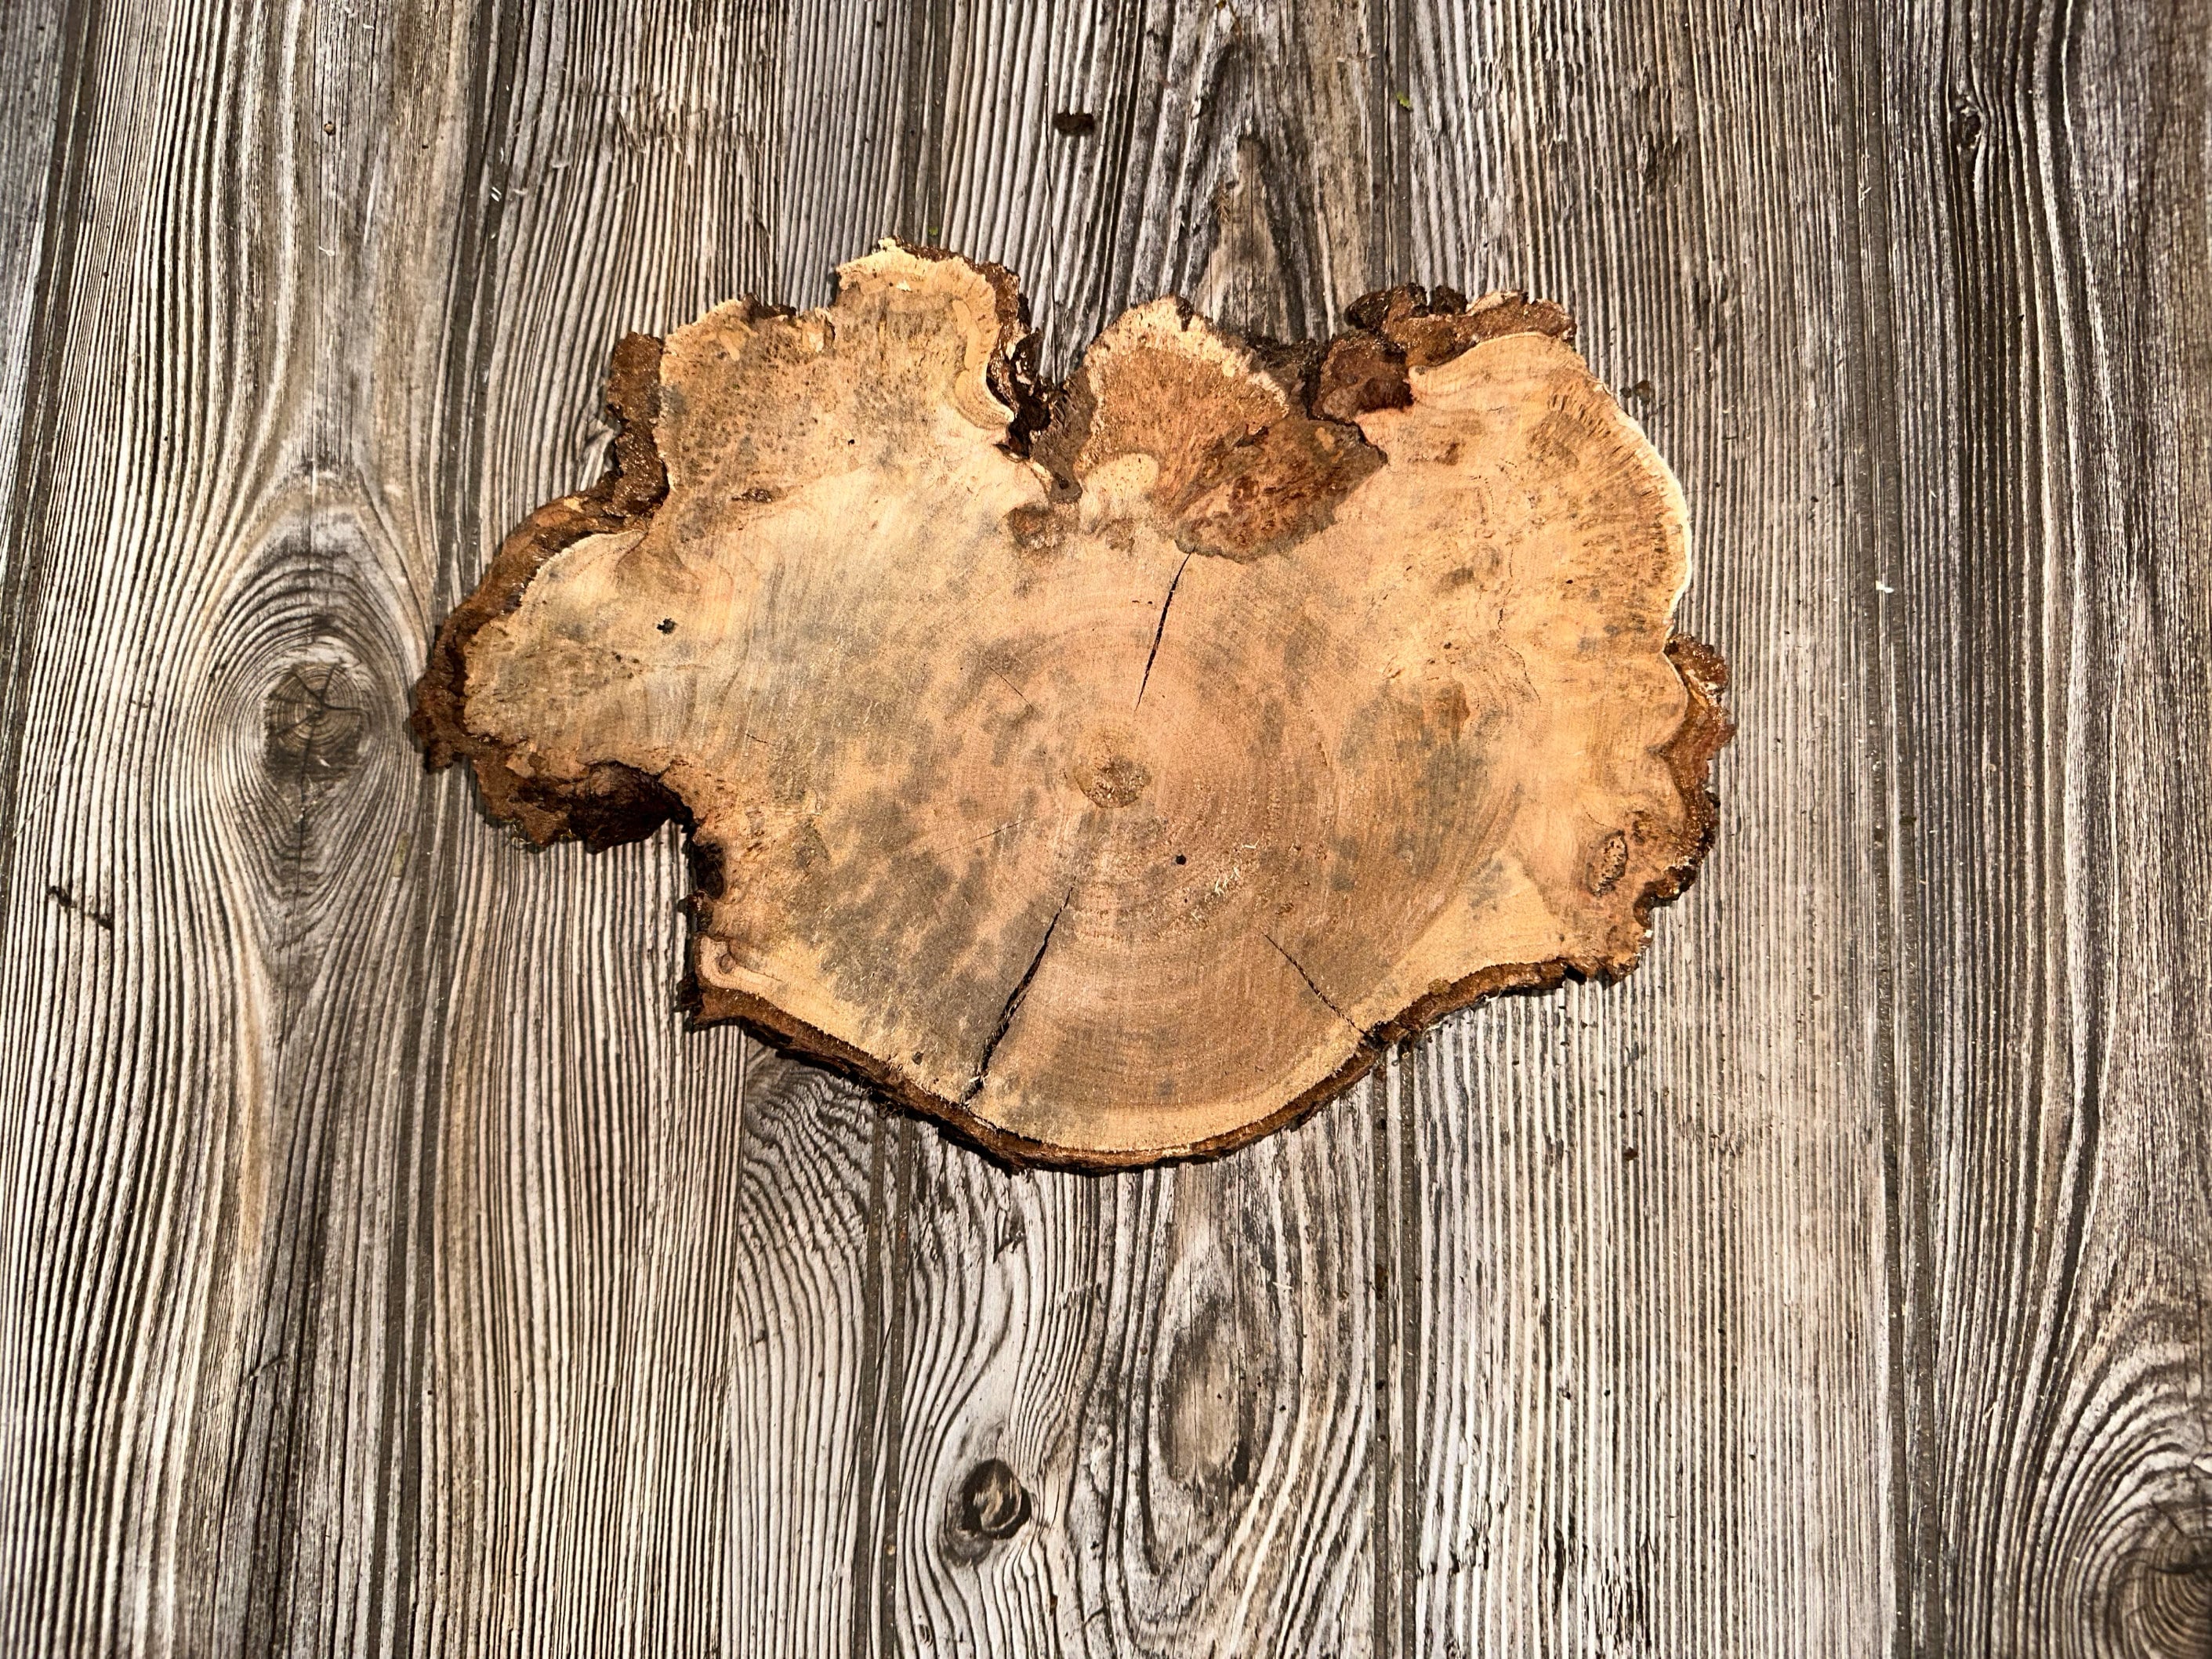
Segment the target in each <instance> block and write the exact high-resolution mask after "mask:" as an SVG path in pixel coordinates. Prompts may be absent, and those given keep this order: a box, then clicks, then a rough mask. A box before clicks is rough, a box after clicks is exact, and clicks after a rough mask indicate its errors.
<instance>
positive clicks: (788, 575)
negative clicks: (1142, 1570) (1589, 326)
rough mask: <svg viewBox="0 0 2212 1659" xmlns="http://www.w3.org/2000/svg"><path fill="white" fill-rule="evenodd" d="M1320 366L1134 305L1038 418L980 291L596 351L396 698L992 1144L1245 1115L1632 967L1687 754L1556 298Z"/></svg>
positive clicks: (1362, 309) (917, 296)
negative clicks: (489, 559) (609, 416)
mask: <svg viewBox="0 0 2212 1659" xmlns="http://www.w3.org/2000/svg"><path fill="white" fill-rule="evenodd" d="M1350 320H1351V323H1352V326H1351V328H1350V329H1349V331H1347V332H1346V333H1344V334H1341V335H1340V336H1338V337H1336V338H1335V339H1334V340H1332V341H1330V342H1328V343H1327V344H1326V345H1325V346H1324V345H1297V346H1282V345H1278V344H1275V343H1267V342H1258V341H1247V340H1242V339H1239V338H1237V337H1234V336H1231V335H1229V334H1226V333H1224V332H1223V331H1220V330H1218V329H1216V328H1214V327H1213V326H1212V325H1209V324H1208V323H1206V321H1205V320H1203V319H1200V318H1197V317H1194V316H1192V315H1191V314H1190V313H1188V310H1187V309H1186V308H1185V307H1183V306H1182V304H1181V303H1180V302H1178V301H1174V300H1160V301H1154V302H1153V303H1152V304H1150V305H1146V306H1142V307H1139V308H1137V309H1136V310H1133V311H1132V312H1130V313H1127V315H1125V316H1123V317H1122V318H1121V319H1120V320H1119V321H1118V322H1116V323H1115V324H1114V325H1112V326H1111V327H1110V328H1109V329H1108V330H1107V331H1105V332H1104V333H1103V334H1102V335H1101V336H1100V337H1098V338H1097V341H1096V342H1094V343H1092V345H1091V349H1090V350H1089V352H1088V353H1087V354H1086V356H1085V359H1084V361H1083V364H1082V367H1081V368H1080V369H1079V371H1078V372H1077V373H1076V374H1075V376H1074V377H1073V380H1072V381H1071V382H1070V383H1069V384H1068V385H1067V386H1066V387H1065V388H1064V389H1060V390H1054V389H1051V388H1046V387H1041V386H1038V385H1037V384H1036V382H1035V380H1034V378H1033V376H1032V374H1031V373H1030V362H1031V360H1032V356H1031V354H1032V344H1031V342H1030V337H1029V334H1028V331H1027V329H1026V327H1025V325H1024V313H1023V307H1022V306H1021V303H1020V301H1019V298H1018V295H1017V293H1016V291H1015V287H1014V283H1013V279H1012V276H1010V275H1009V274H1008V273H1006V271H1004V270H1000V269H999V268H997V267H995V266H988V265H977V264H970V263H969V262H968V261H966V260H963V259H960V258H953V257H950V256H945V255H942V254H937V253H933V252H923V251H921V250H916V249H912V248H907V247H902V246H894V245H891V244H886V245H885V246H884V248H883V250H882V251H880V252H877V253H874V254H872V255H870V256H868V257H867V258H863V259H860V260H858V261H856V262H854V264H848V265H847V266H845V267H844V269H843V270H842V272H841V273H840V282H839V287H838V292H837V298H836V302H835V303H834V304H832V305H831V306H830V307H828V308H827V309H826V310H823V311H814V312H808V313H804V314H802V315H795V314H793V313H789V312H787V311H781V310H776V309H772V308H769V307H763V306H760V305H757V304H754V303H751V302H749V301H739V302H737V303H735V304H731V305H726V306H722V307H718V308H716V309H715V310H714V311H713V312H710V313H708V315H707V316H705V317H704V318H702V319H700V320H699V321H698V322H696V323H695V324H693V325H690V327H688V328H684V329H679V330H678V331H676V332H675V333H673V334H672V335H671V336H670V337H669V338H668V340H667V341H666V343H665V344H662V343H659V342H655V341H653V340H651V339H648V338H646V337H641V336H632V337H629V339H626V340H624V341H623V343H622V344H621V346H620V347H619V348H618V349H617V352H616V354H615V360H614V366H613V370H612V373H611V377H610V386H609V401H610V404H611V409H612V411H613V413H614V416H615V417H616V419H617V423H618V430H619V436H618V438H617V442H616V446H615V463H614V466H613V468H612V470H611V471H610V472H609V474H608V475H607V477H605V478H604V479H602V480H601V482H600V483H599V484H598V485H596V486H595V487H594V488H592V489H589V490H587V491H585V492H584V493H582V494H580V495H573V496H568V497H565V498H563V499H562V500H560V501H555V502H552V503H550V505H548V506H546V507H541V508H539V509H538V511H537V512H536V513H532V515H531V516H530V518H529V519H527V520H525V521H524V523H523V524H522V525H521V526H520V527H519V528H518V529H516V530H515V532H513V534H512V535H511V536H510V537H508V538H507V542H506V544H504V545H503V546H502V547H501V550H500V552H499V554H498V556H497V557H496V558H495V561H494V562H493V564H492V567H491V568H490V570H489V573H488V574H486V576H485V577H484V580H483V584H482V586H480V587H479V588H478V589H477V592H476V593H474V594H473V595H472V596H471V598H470V599H468V600H467V601H466V602H465V603H464V604H463V605H461V606H460V607H459V609H458V610H456V611H454V612H453V616H452V617H449V618H448V619H447V623H446V624H445V626H444V628H443V629H442V630H441V633H440V635H439V637H438V641H437V643H436V646H435V649H434V651H433V653H432V657H431V660H430V665H429V667H428V671H427V672H426V674H425V675H424V677H423V679H422V684H421V685H420V686H419V687H418V688H417V691H416V716H415V719H416V731H417V732H418V733H419V734H420V736H421V737H422V739H423V741H424V743H425V745H426V748H427V749H428V753H429V756H430V758H431V760H432V762H433V763H434V764H445V763H448V762H451V761H453V760H455V759H466V760H467V761H468V762H470V763H471V765H472V767H473V768H474V770H475V773H476V776H477V781H478V783H479V785H480V786H481V788H482V792H483V799H484V801H485V804H486V805H487V806H488V807H489V809H490V811H493V812H494V813H495V814H497V815H498V816H500V817H503V818H506V819H507V820H509V821H511V822H512V823H514V824H515V825H516V826H517V827H519V828H520V829H521V831H522V832H523V833H524V834H525V835H526V836H530V837H531V838H532V839H533V840H536V841H539V842H548V841H552V840H555V839H557V838H562V837H569V836H574V837H580V838H582V839H583V840H585V841H586V842H591V843H592V844H593V845H595V846H602V845H607V844H610V843H612V842H617V841H622V840H626V839H631V838H635V837H636V836H641V835H644V834H647V833H648V832H649V831H650V830H652V829H653V828H654V827H655V826H657V825H658V824H659V823H660V822H662V821H663V820H664V819H665V818H667V817H676V818H678V820H679V821H681V822H682V823H684V824H686V825H687V826H688V827H689V829H690V833H691V836H692V842H693V848H694V860H693V866H694V871H695V875H696V883H697V891H696V895H695V897H694V899H693V903H694V906H695V912H696V913H695V918H694V924H695V925H694V929H693V935H692V942H691V985H692V994H693V997H694V1003H695V1010H696V1016H697V1017H698V1018H701V1019H707V1020H713V1019H725V1018H738V1019H743V1020H745V1021H747V1022H749V1023H750V1024H752V1025H754V1026H755V1027H757V1028H758V1029H760V1030H763V1031H764V1032H766V1033H768V1034H770V1035H771V1036H774V1037H775V1038H776V1039H778V1040H780V1041H781V1042H785V1043H787V1045H789V1046H791V1047H793V1048H797V1049H799V1050H802V1051H804V1052H805V1053H807V1054H811V1055H814V1056H817V1057H818V1058H821V1059H823V1060H829V1061H830V1062H832V1063H835V1064H837V1065H840V1066H843V1067H846V1068H848V1069H849V1070H851V1071H853V1072H855V1073H859V1074H860V1075H862V1076H864V1077H866V1078H867V1079H870V1080H871V1081H872V1082H873V1083H874V1084H876V1085H878V1086H879V1087H880V1088H881V1089H882V1090H884V1091H885V1092H886V1093H887V1094H889V1095H890V1097H892V1098H894V1099H895V1100H896V1101H898V1102H900V1103H903V1104H905V1105H908V1106H909V1107H913V1108H916V1109H920V1110H922V1111H925V1112H928V1113H931V1114H933V1115H936V1116H937V1117H939V1118H940V1119H942V1120H944V1121H946V1122H948V1123H950V1124H951V1125H954V1126H956V1127H957V1128H959V1129H960V1130H962V1131H963V1132H964V1133H968V1134H969V1135H971V1136H972V1137H974V1138H975V1139H978V1140H981V1142H983V1143H984V1144H986V1145H987V1146H990V1147H991V1148H993V1149H994V1150H995V1151H997V1152H1000V1153H1001V1154H1004V1155H1006V1156H1009V1157H1012V1158H1024V1159H1032V1160H1042V1161H1048V1162H1054V1163H1065V1164H1075V1165H1079V1166H1085V1167H1094V1168H1096V1167H1106V1166H1112V1165H1118V1164H1137V1163H1143V1162H1147V1161H1150V1160H1152V1159H1156V1158H1166V1157H1174V1156H1178V1155H1183V1154H1188V1153H1192V1152H1209V1151H1218V1150H1220V1149H1223V1148H1225V1147H1228V1146H1233V1145H1236V1144H1237V1143H1239V1142H1241V1141H1243V1140H1246V1139H1249V1138H1251V1137H1252V1136H1254V1135H1255V1134H1258V1133H1262V1132H1264V1131H1265V1130H1267V1129H1268V1128H1270V1127H1274V1126H1276V1125H1279V1124H1281V1123H1283V1122H1285V1121H1288V1120H1289V1119H1290V1118H1291V1117H1293V1116H1294V1115H1297V1113H1299V1112H1300V1111H1301V1110H1302V1109H1304V1108H1306V1107H1308V1106H1310V1105H1311V1104H1312V1103H1316V1102H1317V1101H1319V1100H1321V1099H1322V1098H1324V1097H1327V1096H1328V1094H1330V1093H1331V1092H1333V1091H1335V1090H1337V1089H1339V1088H1340V1087H1341V1086H1342V1085H1344V1084H1346V1082H1348V1081H1350V1080H1351V1079H1353V1078H1354V1077H1356V1076H1358V1074H1359V1073H1361V1072H1362V1071H1364V1069H1365V1068H1366V1067H1367V1066H1370V1064H1372V1063H1373V1061H1374V1060H1375V1059H1376V1055H1377V1054H1378V1053H1379V1052H1380V1050H1381V1048H1382V1047H1383V1045H1385V1044H1387V1043H1388V1042H1391V1041H1392V1040H1393V1039H1395V1037H1397V1036H1401V1035H1403V1034H1405V1033H1407V1032H1408V1031H1411V1030H1413V1029H1415V1028H1417V1027H1418V1026H1419V1025H1421V1024H1424V1023H1425V1022H1426V1021H1429V1020H1431V1019H1433V1018H1436V1017H1437V1015H1439V1014H1441V1013H1443V1012H1445V1011H1447V1010H1449V1009H1452V1008H1456V1007H1460V1006H1464V1005H1465V1004H1467V1003H1469V1002H1472V1001H1474V1000H1475V999H1477V998H1479V997H1481V996H1483V995H1486V994H1490V993H1492V992H1495V991H1499V990H1504V989H1507V988H1510V987H1532V986H1541V985H1547V984H1552V983H1556V982H1557V981H1559V980H1560V979H1562V978H1564V977H1565V976H1567V975H1599V976H1607V977H1609V976H1612V975H1618V974H1620V973H1622V972H1625V971H1626V969H1628V968H1629V967H1631V966H1632V964H1633V963H1634V962H1635V960H1636V957H1637V956H1638V952H1639V951H1641V950H1642V948H1643V945H1644V941H1645V939H1646V938H1647V936H1648V934H1649V931H1650V929H1649V921H1650V911H1651V908H1652V905H1653V904H1654V903H1655V902H1656V901H1658V900H1661V899H1664V898H1668V897H1671V896H1674V894H1675V893H1677V892H1679V891H1680V890H1681V888H1682V886H1683V885H1684V884H1685V883H1686V880H1687V879H1688V877H1689V874H1690V872H1691V871H1692V868H1693V866H1695V864H1696V862H1697V860H1699V857H1700V856H1701V855H1702V854H1703V853H1704V851H1705V847H1706V845H1707V844H1708V842H1709V841H1710V840H1711V834H1712V829H1713V823H1714V809H1713V805H1712V801H1711V796H1710V795H1709V793H1707V788H1706V781H1705V780H1706V773H1707V770H1708V768H1709V765H1710V763H1711V757H1712V756H1713V754H1714V752H1715V750H1717V748H1718V747H1719V746H1720V744H1723V742H1725V741H1726V739H1727V737H1728V733H1729V726H1728V722H1727V720H1726V717H1725V716H1724V715H1723V713H1722V712H1721V710H1720V708H1719V706H1718V702H1717V696H1718V692H1719V690H1720V688H1721V685H1722V684H1723V678H1724V671H1723V668H1722V665H1721V664H1720V661H1719V659H1717V657H1716V656H1714V655H1713V653H1711V652H1710V651H1708V650H1706V649H1705V648H1704V647H1700V646H1698V645H1696V644H1694V643H1693V642H1692V641H1688V640H1687V639H1686V638H1684V637H1682V636H1680V635H1675V634H1674V632H1673V629H1672V623H1671V617H1672V614H1673V611H1674V605H1675V601H1676V599H1677V598H1678V597H1679V595H1680V592H1681V591H1682V587H1683V585H1684V583H1685V581H1686V580H1687V577H1688V573H1689V537H1688V527H1687V523H1686V514H1685V511H1684V507H1683V502H1682V496H1681V492H1680V488H1679V487H1678V486H1677V485H1676V483H1675V482H1674V478H1673V477H1672V475H1671V474H1670V473H1669V472H1668V470H1667V467H1666V465H1665V464H1664V463H1663V462H1662V461H1661V460H1660V459H1659V457H1658V456H1657V455H1656V453H1654V452H1653V450H1652V448H1651V447H1650V443H1649V442H1648V441H1646V440H1645V439H1644V435H1643V434H1642V432H1641V431H1640V430H1639V429H1638V427H1637V426H1636V423H1635V422H1633V421H1632V420H1631V419H1629V418H1628V416H1626V415H1625V414H1624V413H1623V412H1622V411H1621V410H1620V407H1619V406H1618V405H1617V404H1616V403H1615V402H1614V400H1613V398H1612V396H1611V395H1610V394H1609V393H1608V392H1607V391H1606V389H1605V388H1604V387H1603V386H1601V385H1600V384H1599V383H1598V382H1597V381H1596V380H1595V379H1593V378H1592V376H1591V375H1590V374H1589V371H1588V369H1586V368H1584V367H1583V362H1582V360H1581V359H1580V358H1579V357H1578V356H1577V355H1576V354H1575V352H1574V350H1573V349H1572V348H1571V346H1570V344H1569V343H1568V336H1569V334H1570V332H1571V325H1570V323H1569V320H1568V319H1567V317H1566V315H1565V313H1563V312H1561V311H1560V310H1559V308H1557V307H1553V306H1549V305H1545V304H1541V303H1531V302H1529V301H1525V300H1523V299H1522V298H1521V297H1520V296H1519V295H1494V296H1492V297H1491V298H1490V299H1487V300H1484V301H1478V302H1476V303H1475V304H1474V305H1473V306H1468V305H1467V304H1465V303H1464V302H1462V301H1460V300H1459V299H1458V297H1457V296H1455V295H1449V294H1448V293H1443V292H1439V293H1438V294H1437V295H1435V296H1433V297H1430V296H1425V295H1422V294H1421V293H1420V291H1419V290H1418V289H1393V290H1390V291H1389V292H1387V293H1383V294H1378V295H1370V297H1369V298H1368V299H1366V300H1364V301H1361V302H1360V303H1359V304H1358V306H1355V307H1353V308H1352V313H1351V319H1350Z"/></svg>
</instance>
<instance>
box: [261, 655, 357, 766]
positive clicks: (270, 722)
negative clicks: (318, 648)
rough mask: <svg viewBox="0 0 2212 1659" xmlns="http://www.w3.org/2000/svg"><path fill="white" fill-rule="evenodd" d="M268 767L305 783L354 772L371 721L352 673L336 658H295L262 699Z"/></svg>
mask: <svg viewBox="0 0 2212 1659" xmlns="http://www.w3.org/2000/svg"><path fill="white" fill-rule="evenodd" d="M261 717H262V731H263V733H264V736H265V738H266V740H267V755H268V761H269V768H270V770H271V771H273V772H276V773H278V774H280V775H285V776H297V777H298V778H299V779H300V780H301V781H302V782H307V783H321V782H328V781H332V780H335V779H337V778H340V777H343V775H345V774H346V773H348V772H349V771H351V770H352V769H353V768H354V765H355V763H356V761H357V760H358V759H359V758H360V755H361V738H362V730H363V728H364V727H365V726H366V725H367V723H368V721H367V716H366V715H365V714H363V712H362V704H361V700H360V698H359V696H357V694H356V689H355V686H354V682H353V677H352V676H351V675H350V674H349V673H347V672H346V671H345V669H344V667H343V665H340V664H337V663H334V662H313V661H308V662H295V663H292V664H290V665H288V666H287V667H286V668H285V670H284V671H283V673H282V674H280V675H279V676H277V678H276V685H275V686H274V687H272V688H271V689H270V693H269V696H268V698H267V700H266V701H265V702H264V703H263V704H262V709H261Z"/></svg>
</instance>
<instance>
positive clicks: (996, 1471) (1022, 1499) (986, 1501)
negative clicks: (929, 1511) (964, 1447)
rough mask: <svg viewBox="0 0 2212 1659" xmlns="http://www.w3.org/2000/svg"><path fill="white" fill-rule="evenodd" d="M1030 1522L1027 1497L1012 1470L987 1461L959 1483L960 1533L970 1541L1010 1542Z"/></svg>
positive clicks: (1027, 1494)
mask: <svg viewBox="0 0 2212 1659" xmlns="http://www.w3.org/2000/svg"><path fill="white" fill-rule="evenodd" d="M1029 1518H1030V1495H1029V1493H1027V1492H1024V1491H1023V1490H1022V1483H1021V1482H1020V1481H1019V1480H1016V1479H1015V1478H1014V1472H1013V1470H1012V1469H1011V1468H1007V1466H1006V1463H1005V1462H1002V1461H1000V1459H998V1458H995V1457H991V1458H986V1459H985V1460H984V1461H983V1462H981V1463H978V1464H977V1465H976V1466H975V1468H972V1469H970V1470H969V1471H968V1478H967V1479H966V1480H963V1481H962V1482H961V1483H960V1510H959V1522H958V1524H959V1527H960V1530H961V1531H963V1532H964V1533H966V1534H969V1536H970V1537H973V1538H991V1539H999V1538H1012V1536H1013V1535H1014V1534H1016V1533H1018V1532H1019V1531H1020V1530H1021V1529H1022V1525H1023V1523H1024V1522H1026V1521H1027V1520H1028V1519H1029Z"/></svg>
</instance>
